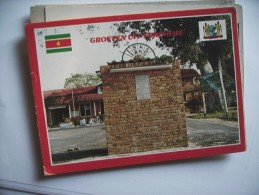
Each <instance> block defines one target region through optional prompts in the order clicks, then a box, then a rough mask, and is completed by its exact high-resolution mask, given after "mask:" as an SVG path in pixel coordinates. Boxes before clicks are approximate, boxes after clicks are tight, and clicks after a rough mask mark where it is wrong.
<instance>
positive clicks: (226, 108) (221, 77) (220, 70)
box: [218, 59, 228, 118]
mask: <svg viewBox="0 0 259 195" xmlns="http://www.w3.org/2000/svg"><path fill="white" fill-rule="evenodd" d="M218 66H219V78H220V83H221V88H222V93H223V99H224V106H225V112H226V117H227V118H228V106H227V98H226V91H225V87H224V83H223V76H222V66H221V61H220V59H219V61H218Z"/></svg>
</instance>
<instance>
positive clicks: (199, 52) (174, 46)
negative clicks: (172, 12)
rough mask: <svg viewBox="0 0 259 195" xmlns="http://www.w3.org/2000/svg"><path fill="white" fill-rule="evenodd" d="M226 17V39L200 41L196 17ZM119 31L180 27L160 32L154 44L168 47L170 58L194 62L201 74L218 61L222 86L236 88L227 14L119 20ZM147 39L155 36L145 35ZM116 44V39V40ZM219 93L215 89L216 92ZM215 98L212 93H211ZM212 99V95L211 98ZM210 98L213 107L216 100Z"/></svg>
mask: <svg viewBox="0 0 259 195" xmlns="http://www.w3.org/2000/svg"><path fill="white" fill-rule="evenodd" d="M209 20H225V21H226V31H227V39H226V40H217V41H204V42H200V41H199V25H198V24H199V21H209ZM115 26H116V27H117V30H118V32H119V33H130V34H145V33H152V32H167V31H174V30H182V31H183V32H184V33H183V35H182V36H161V37H159V38H156V46H157V47H159V48H162V49H166V50H168V51H170V54H171V56H172V59H176V58H179V59H180V60H181V63H182V64H189V65H190V66H192V65H194V64H195V65H196V66H197V68H198V69H200V71H201V75H205V74H207V73H208V72H207V70H206V65H207V64H208V62H209V63H210V64H211V67H212V69H213V71H217V70H218V62H219V60H220V61H221V65H222V69H223V77H224V83H225V89H226V91H227V92H228V93H229V92H231V91H232V90H235V89H234V88H235V85H233V83H234V81H235V70H234V58H233V45H232V29H231V26H232V25H231V18H230V16H229V15H218V16H203V17H186V18H176V19H171V18H170V19H156V20H143V21H132V22H122V23H118V24H116V25H115ZM145 38H146V40H147V41H150V40H151V39H154V37H145ZM117 44H118V43H117ZM215 93H218V92H215ZM213 97H214V101H216V99H215V97H216V96H215V95H213ZM210 99H213V98H210ZM209 102H211V106H212V107H213V108H215V106H216V103H215V104H214V103H213V101H209Z"/></svg>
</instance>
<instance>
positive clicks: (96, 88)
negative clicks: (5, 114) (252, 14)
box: [26, 7, 246, 176]
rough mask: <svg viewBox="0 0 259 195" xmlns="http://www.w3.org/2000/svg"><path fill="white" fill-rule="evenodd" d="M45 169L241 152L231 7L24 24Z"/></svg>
mask: <svg viewBox="0 0 259 195" xmlns="http://www.w3.org/2000/svg"><path fill="white" fill-rule="evenodd" d="M26 36H27V46H28V53H29V62H30V69H31V77H32V85H33V93H34V104H35V112H36V116H37V124H38V131H39V137H40V145H41V152H42V159H43V167H44V174H45V175H46V176H47V175H55V174H62V173H71V172H79V171H88V170H97V169H107V168H117V167H123V166H133V165H140V164H148V163H157V162H165V161H172V160H178V159H187V158H195V157H202V156H210V155H220V154H228V153H234V152H243V151H245V149H246V144H245V125H244V110H243V88H242V79H241V78H242V70H241V68H242V64H241V61H240V58H241V56H240V52H239V51H240V50H239V37H238V36H239V34H238V23H237V13H236V8H235V7H223V8H209V9H199V10H198V9H196V10H184V11H183V10H181V11H169V12H155V13H154V12H152V13H142V14H131V15H116V16H106V17H103V16H102V17H94V18H82V19H73V20H62V21H51V22H41V23H29V24H26Z"/></svg>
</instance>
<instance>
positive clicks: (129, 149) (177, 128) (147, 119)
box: [100, 61, 188, 155]
mask: <svg viewBox="0 0 259 195" xmlns="http://www.w3.org/2000/svg"><path fill="white" fill-rule="evenodd" d="M155 65H156V64H154V63H153V62H136V63H124V64H116V65H107V66H102V67H101V71H100V72H101V77H102V84H103V98H104V109H105V122H106V129H107V142H108V152H109V155H112V154H125V153H133V152H145V151H151V150H160V149H168V148H175V147H186V146H187V145H188V141H187V131H186V121H185V112H184V105H183V95H182V93H183V89H182V82H181V74H180V62H179V61H176V62H175V64H173V66H172V67H171V68H165V69H155V70H141V71H138V70H134V71H129V72H120V73H111V72H112V71H111V70H114V69H116V70H118V69H121V68H134V67H150V66H155ZM161 67H162V66H161ZM136 75H147V76H148V78H149V86H150V96H151V97H150V99H141V100H137V94H136V79H135V76H136Z"/></svg>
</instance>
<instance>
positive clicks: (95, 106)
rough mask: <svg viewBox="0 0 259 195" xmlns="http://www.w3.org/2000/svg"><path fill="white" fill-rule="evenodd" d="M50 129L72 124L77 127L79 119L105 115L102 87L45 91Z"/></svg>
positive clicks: (87, 119)
mask: <svg viewBox="0 0 259 195" xmlns="http://www.w3.org/2000/svg"><path fill="white" fill-rule="evenodd" d="M43 96H44V103H45V110H46V117H47V124H48V127H56V126H60V124H64V123H69V122H72V123H73V125H77V124H78V121H79V118H80V117H84V118H85V119H86V121H89V119H90V117H92V116H97V115H98V114H99V113H101V114H104V106H103V95H102V91H101V85H98V86H91V87H82V88H75V89H58V90H49V91H43Z"/></svg>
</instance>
